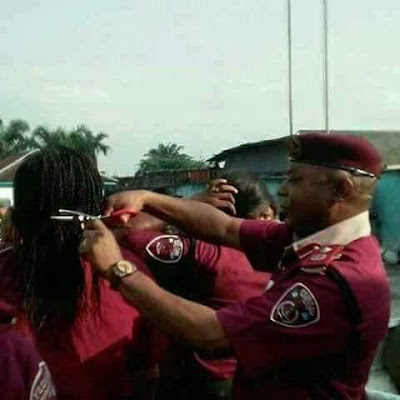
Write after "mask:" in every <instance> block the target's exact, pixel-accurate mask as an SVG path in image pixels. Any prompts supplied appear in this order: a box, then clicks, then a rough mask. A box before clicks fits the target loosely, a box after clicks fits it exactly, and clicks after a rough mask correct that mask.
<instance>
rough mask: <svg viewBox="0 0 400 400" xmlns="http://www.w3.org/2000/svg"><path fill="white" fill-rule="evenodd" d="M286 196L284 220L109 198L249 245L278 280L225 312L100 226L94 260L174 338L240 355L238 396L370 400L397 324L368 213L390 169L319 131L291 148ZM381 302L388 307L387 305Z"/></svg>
mask: <svg viewBox="0 0 400 400" xmlns="http://www.w3.org/2000/svg"><path fill="white" fill-rule="evenodd" d="M290 157H291V164H290V168H289V173H288V178H287V179H286V180H285V182H284V184H283V185H282V187H281V189H280V195H281V199H282V203H281V205H282V212H283V213H284V215H285V223H284V224H278V223H275V222H265V221H243V220H240V219H237V218H233V217H229V216H227V215H226V214H224V213H221V212H219V211H218V210H215V209H213V208H211V207H209V206H207V205H204V204H200V203H194V202H193V201H190V200H178V199H172V198H169V197H167V196H162V195H157V194H153V193H150V192H146V191H139V192H131V193H123V194H119V195H116V196H114V197H112V198H111V199H110V210H112V209H118V208H121V207H123V206H127V205H130V206H134V207H136V208H137V209H145V210H146V211H149V212H153V213H157V215H161V216H162V217H163V218H165V219H167V220H168V221H170V222H171V223H174V224H176V225H177V226H179V227H181V228H182V229H185V230H186V231H188V232H190V233H191V234H193V235H197V236H200V237H203V238H209V239H212V240H214V241H217V242H219V243H225V244H230V245H232V246H235V247H237V248H242V249H243V250H244V251H245V253H246V254H247V255H248V257H249V259H250V260H251V261H252V263H253V265H254V266H255V267H262V268H271V269H272V271H273V275H272V280H271V281H270V283H269V285H268V286H267V290H266V292H265V293H264V294H263V295H262V296H259V297H257V298H252V299H250V300H248V301H246V302H244V303H239V304H236V305H232V306H229V307H226V308H224V309H220V310H218V311H214V310H212V309H210V308H208V307H205V306H203V305H199V304H196V303H193V302H190V301H187V300H183V299H182V298H179V297H176V296H174V295H172V294H170V293H168V292H166V291H164V290H162V289H161V288H159V287H158V286H157V285H156V284H155V283H154V282H152V281H151V280H150V279H148V278H147V277H146V276H145V275H143V274H141V273H140V272H137V269H136V268H135V266H134V265H130V267H127V266H126V263H123V261H122V263H123V265H124V268H122V266H121V265H120V264H121V261H119V260H121V258H122V256H121V254H120V252H119V248H118V246H117V244H116V242H115V239H114V237H113V236H112V234H111V232H110V231H109V230H107V228H106V227H105V226H104V224H102V223H101V222H100V221H95V222H94V223H93V224H92V228H94V229H92V230H90V229H88V230H87V231H86V233H85V237H86V238H87V250H88V252H89V253H88V255H87V256H88V257H89V258H90V259H91V260H92V263H93V265H95V266H96V268H97V269H98V270H99V271H100V272H101V273H102V274H103V276H104V277H105V278H106V279H110V280H112V281H113V282H114V287H116V288H118V290H119V291H120V292H121V293H122V295H123V296H124V297H125V298H126V299H127V300H128V301H130V302H131V303H132V304H134V305H135V306H137V308H138V309H139V310H140V311H141V312H142V313H143V314H144V315H146V316H147V317H149V318H151V319H153V320H155V321H157V323H158V324H159V326H161V328H162V329H164V330H165V331H168V332H170V333H172V334H175V335H177V336H179V337H181V338H183V339H184V340H187V341H188V342H189V343H192V344H194V345H196V346H198V347H199V348H202V349H204V350H208V351H229V350H231V351H234V352H235V354H236V356H237V358H238V360H239V367H238V372H237V376H236V379H235V385H234V395H235V398H237V399H242V398H247V399H264V398H267V397H269V398H272V399H274V398H279V399H280V398H282V399H289V398H296V399H310V398H311V399H365V383H366V381H367V377H368V372H369V368H370V366H371V363H372V360H373V358H374V355H375V352H376V349H377V346H378V343H379V342H380V341H381V340H382V339H383V338H384V336H385V333H386V330H387V323H388V318H389V288H388V281H387V277H386V274H385V271H384V268H383V265H382V262H381V258H380V251H379V246H378V244H377V242H376V240H375V239H374V238H373V237H372V236H371V233H370V225H369V218H368V209H369V205H370V202H371V198H372V194H373V190H374V186H375V183H376V179H377V177H378V176H379V174H380V172H381V169H382V160H381V157H380V155H379V153H378V152H377V151H376V149H375V148H374V147H373V146H372V145H371V144H370V143H369V142H367V141H366V140H364V139H362V138H359V137H355V136H349V135H333V134H332V135H323V134H318V133H311V134H307V135H301V136H296V137H295V138H294V139H293V140H292V142H291V146H290ZM376 299H379V302H377V301H376Z"/></svg>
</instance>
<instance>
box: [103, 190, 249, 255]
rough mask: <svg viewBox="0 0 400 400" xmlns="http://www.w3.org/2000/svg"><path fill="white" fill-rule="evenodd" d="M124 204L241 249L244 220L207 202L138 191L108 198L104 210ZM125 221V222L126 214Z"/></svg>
mask: <svg viewBox="0 0 400 400" xmlns="http://www.w3.org/2000/svg"><path fill="white" fill-rule="evenodd" d="M227 202H228V200H227ZM125 207H134V208H136V209H137V210H138V211H145V212H148V213H150V214H153V215H155V216H156V217H158V218H161V219H163V220H165V221H167V222H169V223H170V224H173V225H176V226H177V227H178V228H180V229H182V230H184V231H185V232H187V233H188V234H190V235H193V236H195V237H198V238H201V239H205V240H210V241H213V242H217V243H221V244H224V245H228V246H232V247H236V248H240V240H239V230H240V225H241V223H242V221H243V220H241V219H239V218H235V217H231V216H229V215H227V214H225V213H224V212H222V211H220V210H217V209H216V208H215V207H212V206H210V205H208V204H204V203H201V202H199V201H195V200H185V199H176V198H173V197H170V196H165V195H162V194H158V193H153V192H150V191H146V190H137V191H126V192H121V193H117V194H115V195H112V196H111V197H109V199H108V202H107V208H106V213H111V212H113V211H115V210H119V209H123V208H125ZM125 222H128V216H126V219H125Z"/></svg>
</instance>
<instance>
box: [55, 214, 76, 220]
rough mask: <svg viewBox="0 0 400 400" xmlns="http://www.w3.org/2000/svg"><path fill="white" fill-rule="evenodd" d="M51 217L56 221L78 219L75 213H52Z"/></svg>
mask: <svg viewBox="0 0 400 400" xmlns="http://www.w3.org/2000/svg"><path fill="white" fill-rule="evenodd" d="M50 219H54V220H56V221H74V220H76V219H77V216H73V215H52V216H50Z"/></svg>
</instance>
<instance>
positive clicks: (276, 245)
mask: <svg viewBox="0 0 400 400" xmlns="http://www.w3.org/2000/svg"><path fill="white" fill-rule="evenodd" d="M239 235H240V245H241V248H242V250H243V251H244V253H245V254H246V256H247V258H248V259H249V261H250V262H251V264H252V265H253V268H254V269H258V270H271V269H273V268H274V267H275V266H276V265H277V264H278V262H279V259H280V258H281V256H282V254H283V250H284V248H285V247H286V246H288V245H290V244H291V242H292V234H291V232H290V231H289V230H288V228H287V227H286V225H285V224H282V223H280V222H276V221H260V220H244V221H243V222H242V224H241V225H240V232H239Z"/></svg>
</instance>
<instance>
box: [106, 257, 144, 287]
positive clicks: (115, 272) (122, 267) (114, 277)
mask: <svg viewBox="0 0 400 400" xmlns="http://www.w3.org/2000/svg"><path fill="white" fill-rule="evenodd" d="M137 270H138V269H137V267H136V265H135V264H133V263H131V262H130V261H128V260H120V261H118V262H116V263H115V264H113V265H112V266H111V267H110V271H111V278H110V284H111V287H112V288H113V289H114V290H118V287H119V285H120V283H121V279H122V278H124V277H125V276H128V275H132V274H134V273H135V272H136V271H137Z"/></svg>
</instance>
